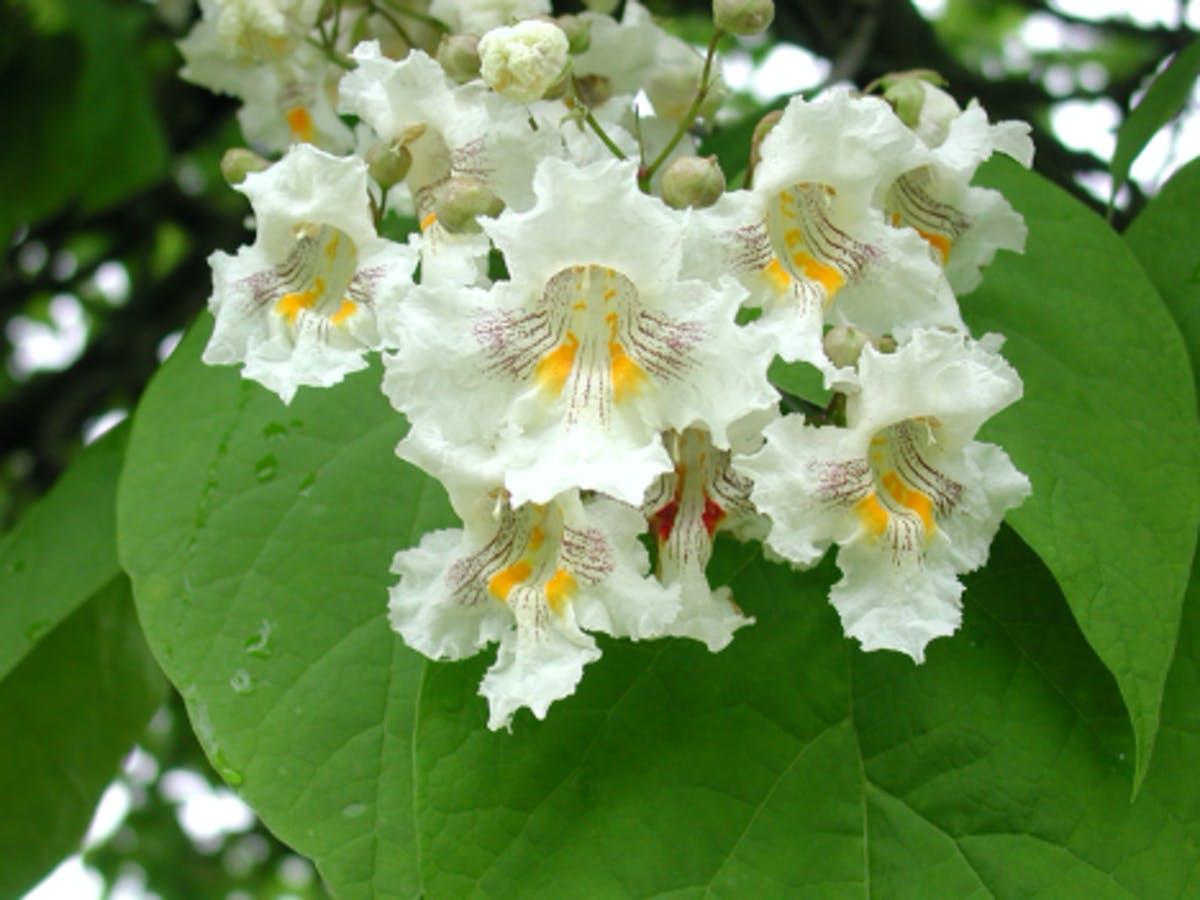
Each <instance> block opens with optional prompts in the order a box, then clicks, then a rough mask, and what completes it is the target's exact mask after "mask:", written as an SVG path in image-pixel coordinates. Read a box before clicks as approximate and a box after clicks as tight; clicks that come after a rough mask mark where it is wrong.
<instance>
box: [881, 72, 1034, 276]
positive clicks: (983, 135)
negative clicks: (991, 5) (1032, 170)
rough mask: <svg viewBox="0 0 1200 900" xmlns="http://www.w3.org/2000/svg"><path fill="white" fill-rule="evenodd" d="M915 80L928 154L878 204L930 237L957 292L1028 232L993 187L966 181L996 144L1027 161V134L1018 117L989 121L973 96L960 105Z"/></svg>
mask: <svg viewBox="0 0 1200 900" xmlns="http://www.w3.org/2000/svg"><path fill="white" fill-rule="evenodd" d="M919 84H920V85H921V88H922V89H923V90H924V92H925V103H924V105H923V107H922V111H921V115H920V118H919V120H918V122H917V124H916V126H915V127H914V130H915V132H916V134H917V135H918V136H919V137H920V138H921V140H922V142H923V143H924V144H925V146H926V147H927V148H928V156H927V159H926V161H925V162H924V163H922V164H921V165H919V166H916V167H914V168H912V169H909V170H908V171H906V172H904V173H903V174H902V175H900V176H899V177H897V178H896V180H895V181H894V182H893V183H892V185H891V186H890V187H889V189H888V191H887V194H886V197H885V205H886V208H887V211H888V213H889V215H890V217H891V221H892V223H893V224H895V225H908V226H911V227H912V228H914V229H915V230H916V231H917V233H918V234H920V235H921V236H922V237H923V238H924V239H925V240H926V241H927V242H928V243H929V245H930V247H931V248H932V249H933V251H934V252H935V256H936V258H937V259H938V260H939V261H940V262H942V263H943V264H944V265H945V268H946V277H947V278H948V279H949V280H950V283H951V285H953V287H954V289H955V291H958V292H960V293H963V292H966V291H970V290H972V289H974V288H975V287H977V286H978V285H979V282H980V280H981V276H980V269H981V268H982V267H983V266H986V265H987V264H988V263H990V262H991V261H992V259H993V258H994V257H995V255H996V251H997V250H1014V251H1016V252H1018V253H1019V252H1020V251H1021V250H1023V249H1024V248H1025V236H1026V233H1027V230H1026V228H1025V221H1024V219H1022V217H1021V215H1020V214H1019V213H1017V212H1016V211H1015V210H1013V208H1012V206H1011V205H1009V203H1008V201H1007V200H1006V199H1004V197H1003V196H1002V195H1001V194H1000V193H999V192H997V191H993V190H990V189H987V188H978V187H972V186H971V184H970V182H971V179H972V178H973V177H974V175H975V170H976V169H978V168H979V166H980V164H981V163H982V162H983V161H984V160H986V159H987V158H988V157H990V156H991V155H992V154H993V153H995V152H1000V153H1004V154H1006V155H1007V156H1009V157H1011V158H1012V159H1015V160H1016V161H1017V162H1019V163H1020V164H1021V165H1023V166H1025V167H1026V168H1028V167H1029V166H1030V164H1031V163H1032V162H1033V142H1032V140H1030V137H1029V125H1028V124H1026V123H1025V122H1015V121H1004V122H996V123H989V122H988V118H987V113H986V112H984V110H983V108H982V107H981V106H979V104H978V103H977V102H975V101H974V100H972V101H971V102H970V103H969V104H968V105H967V108H966V109H965V110H964V109H961V108H960V107H959V106H958V104H957V103H956V102H955V101H954V99H953V98H952V97H951V96H950V95H949V94H947V93H946V92H945V91H943V90H941V89H940V88H938V87H935V86H934V85H932V84H929V83H928V82H924V81H922V82H919Z"/></svg>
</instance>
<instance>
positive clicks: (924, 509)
mask: <svg viewBox="0 0 1200 900" xmlns="http://www.w3.org/2000/svg"><path fill="white" fill-rule="evenodd" d="M881 480H882V482H883V487H884V489H885V490H886V491H887V492H888V495H889V496H890V497H891V498H892V499H893V500H895V501H896V503H898V504H899V505H900V506H903V507H904V508H905V509H908V510H911V511H912V512H914V513H916V514H917V516H918V517H919V518H920V520H921V524H922V525H924V526H925V536H926V537H927V538H928V537H929V536H930V535H932V534H933V532H934V530H935V529H936V528H937V524H936V523H935V522H934V521H933V501H931V500H930V499H929V497H927V496H926V495H925V494H923V493H922V492H921V491H918V490H914V489H913V488H910V487H908V485H906V484H905V483H904V482H903V481H902V480H901V479H900V476H899V475H897V474H896V473H895V472H892V471H889V472H884V473H883V478H882V479H881Z"/></svg>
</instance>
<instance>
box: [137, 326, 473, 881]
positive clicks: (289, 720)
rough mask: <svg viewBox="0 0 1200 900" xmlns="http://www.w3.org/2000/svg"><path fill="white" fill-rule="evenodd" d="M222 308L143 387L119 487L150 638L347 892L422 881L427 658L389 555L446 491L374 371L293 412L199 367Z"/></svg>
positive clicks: (229, 756) (273, 807) (236, 775)
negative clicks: (416, 790)
mask: <svg viewBox="0 0 1200 900" xmlns="http://www.w3.org/2000/svg"><path fill="white" fill-rule="evenodd" d="M209 321H210V320H209V319H208V317H207V316H205V317H204V318H203V324H202V326H201V327H197V328H194V329H192V331H191V332H189V334H188V335H187V336H186V337H185V339H184V341H183V342H182V343H181V344H180V346H179V347H178V348H177V349H176V351H175V353H173V354H172V356H171V359H170V361H169V362H168V363H167V364H166V365H165V366H164V368H163V369H162V371H161V372H160V373H159V375H158V376H157V377H156V378H155V379H154V381H153V382H152V383H151V385H150V387H149V388H148V389H147V391H146V394H145V396H144V398H143V400H142V402H141V404H140V405H139V408H138V412H137V415H136V418H135V422H134V428H133V436H132V438H131V441H130V449H129V457H128V462H127V464H126V469H125V474H124V476H123V479H122V484H121V491H120V497H119V500H118V522H119V542H120V550H121V556H122V560H123V562H124V564H125V566H126V568H127V570H128V571H129V572H130V575H131V577H132V578H133V582H134V589H135V594H136V597H137V603H138V609H139V612H140V614H141V617H142V622H143V625H144V626H145V629H146V634H147V638H148V640H149V641H150V645H151V647H152V648H153V649H154V651H155V653H156V654H157V656H158V659H159V661H160V663H161V664H162V666H163V669H164V670H165V671H166V672H167V674H168V675H169V676H170V678H171V680H172V681H174V683H175V684H176V685H177V686H178V688H179V690H180V692H181V693H182V694H183V697H184V699H185V701H186V702H187V705H188V710H189V714H190V715H191V717H192V722H193V725H194V727H195V729H196V731H197V734H198V736H199V738H200V740H201V743H202V744H203V746H204V748H205V751H206V752H207V753H208V756H209V758H210V759H211V760H212V762H213V764H214V766H215V767H216V769H217V771H218V772H220V773H221V774H222V776H223V777H224V778H225V779H226V780H227V781H228V782H229V783H230V785H232V786H234V787H236V788H238V789H239V791H240V792H241V794H242V796H243V797H245V799H246V800H247V801H248V802H249V803H250V804H251V805H252V806H253V807H254V808H255V809H256V810H257V811H258V813H259V815H260V816H261V817H262V818H263V820H264V822H266V824H267V825H268V827H270V828H271V830H272V831H274V832H275V833H276V834H277V835H279V837H280V838H282V839H283V840H284V841H286V842H288V843H290V844H291V845H293V846H294V847H296V848H297V849H298V850H300V851H301V852H303V853H305V854H307V855H309V856H311V857H313V858H314V859H315V860H316V862H317V864H318V865H319V867H320V869H321V872H322V874H323V875H324V877H325V878H326V879H327V880H328V881H329V882H330V883H331V884H333V885H334V886H335V888H336V890H337V894H338V896H340V897H373V896H382V895H396V894H407V895H409V896H412V895H415V894H416V893H418V885H419V878H418V874H417V870H416V859H415V854H414V852H413V851H412V841H413V829H414V823H413V820H412V803H413V798H412V791H411V781H412V759H411V748H412V741H413V734H412V723H413V714H414V706H415V704H416V702H417V696H418V692H419V684H420V677H421V671H422V668H423V666H424V659H423V657H420V656H418V655H416V654H415V653H413V652H412V651H410V650H408V649H407V648H406V647H404V646H403V644H402V643H401V642H400V639H399V638H398V637H396V636H395V635H394V634H393V633H392V631H391V630H390V628H389V627H388V624H387V618H386V610H387V588H388V586H389V585H390V584H391V583H392V582H393V581H394V580H395V576H393V575H390V574H389V572H388V569H389V566H390V563H391V558H392V555H393V554H394V553H395V551H396V550H398V549H400V548H401V547H404V546H407V545H409V544H411V543H414V542H416V541H417V540H418V539H419V538H420V536H421V534H422V533H423V532H424V531H425V530H426V529H428V528H430V527H436V526H440V525H448V524H452V523H453V521H454V520H453V518H452V516H451V514H450V512H449V506H448V503H447V502H446V500H445V497H444V494H443V493H442V491H441V488H440V487H438V486H436V485H435V484H434V483H432V482H430V481H429V480H428V479H426V478H425V477H424V476H421V475H419V474H418V473H417V472H416V471H415V470H413V469H411V468H410V467H408V466H407V465H406V464H404V463H402V462H401V461H400V460H398V459H397V458H396V457H395V455H394V454H393V452H392V451H393V447H394V445H395V444H396V442H397V441H398V440H399V438H400V437H401V435H402V434H403V432H404V430H405V423H404V420H403V418H402V417H401V416H400V415H399V414H397V413H395V412H394V411H393V410H392V409H391V408H390V407H389V406H388V403H387V401H386V399H385V398H384V397H383V394H382V393H381V392H380V390H379V378H380V373H379V369H378V367H377V366H376V367H375V368H373V369H372V370H370V371H368V372H362V373H358V374H356V375H354V376H352V377H351V378H350V379H348V380H347V381H346V382H345V383H344V384H342V385H340V386H339V387H338V388H336V389H333V390H328V391H319V390H311V389H306V390H302V391H301V392H300V394H299V396H298V397H297V398H296V400H295V401H294V402H293V403H292V405H291V406H290V407H285V406H283V405H282V404H281V403H280V402H279V400H278V399H276V398H275V396H274V395H272V394H270V393H268V392H267V391H265V390H263V389H262V388H261V387H259V386H258V385H255V384H252V383H250V382H244V381H241V380H240V379H239V377H238V373H237V371H236V370H234V369H232V368H220V369H217V368H211V367H207V366H203V365H201V364H200V363H199V355H200V349H201V348H202V347H203V345H204V342H205V341H206V340H207V337H208V331H209V327H208V323H209Z"/></svg>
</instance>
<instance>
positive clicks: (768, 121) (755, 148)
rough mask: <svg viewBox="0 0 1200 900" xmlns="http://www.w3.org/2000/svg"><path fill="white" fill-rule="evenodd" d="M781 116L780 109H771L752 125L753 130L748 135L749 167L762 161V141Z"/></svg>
mask: <svg viewBox="0 0 1200 900" xmlns="http://www.w3.org/2000/svg"><path fill="white" fill-rule="evenodd" d="M782 118H783V110H782V109H773V110H771V111H770V112H769V113H767V114H766V115H765V116H763V117H762V118H761V119H759V120H758V124H757V125H755V126H754V132H753V133H752V134H751V135H750V169H751V170H753V169H754V168H755V167H757V166H758V164H759V163H760V162H762V142H763V141H764V140H766V137H767V135H768V134H770V133H771V129H772V128H774V127H775V126H776V125H778V124H779V120H780V119H782Z"/></svg>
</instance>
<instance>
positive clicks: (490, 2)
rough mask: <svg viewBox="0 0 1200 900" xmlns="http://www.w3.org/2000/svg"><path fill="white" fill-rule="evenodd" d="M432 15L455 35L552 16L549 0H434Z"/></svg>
mask: <svg viewBox="0 0 1200 900" xmlns="http://www.w3.org/2000/svg"><path fill="white" fill-rule="evenodd" d="M429 14H430V15H431V16H433V17H434V18H436V19H439V20H441V21H442V22H445V23H446V25H448V26H449V27H450V31H451V32H452V33H454V34H484V33H486V32H488V31H491V30H492V29H493V28H498V27H500V26H501V25H511V24H512V23H513V22H517V21H519V20H521V19H529V18H532V17H533V16H548V15H550V2H549V0H433V2H432V3H430V4H429Z"/></svg>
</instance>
